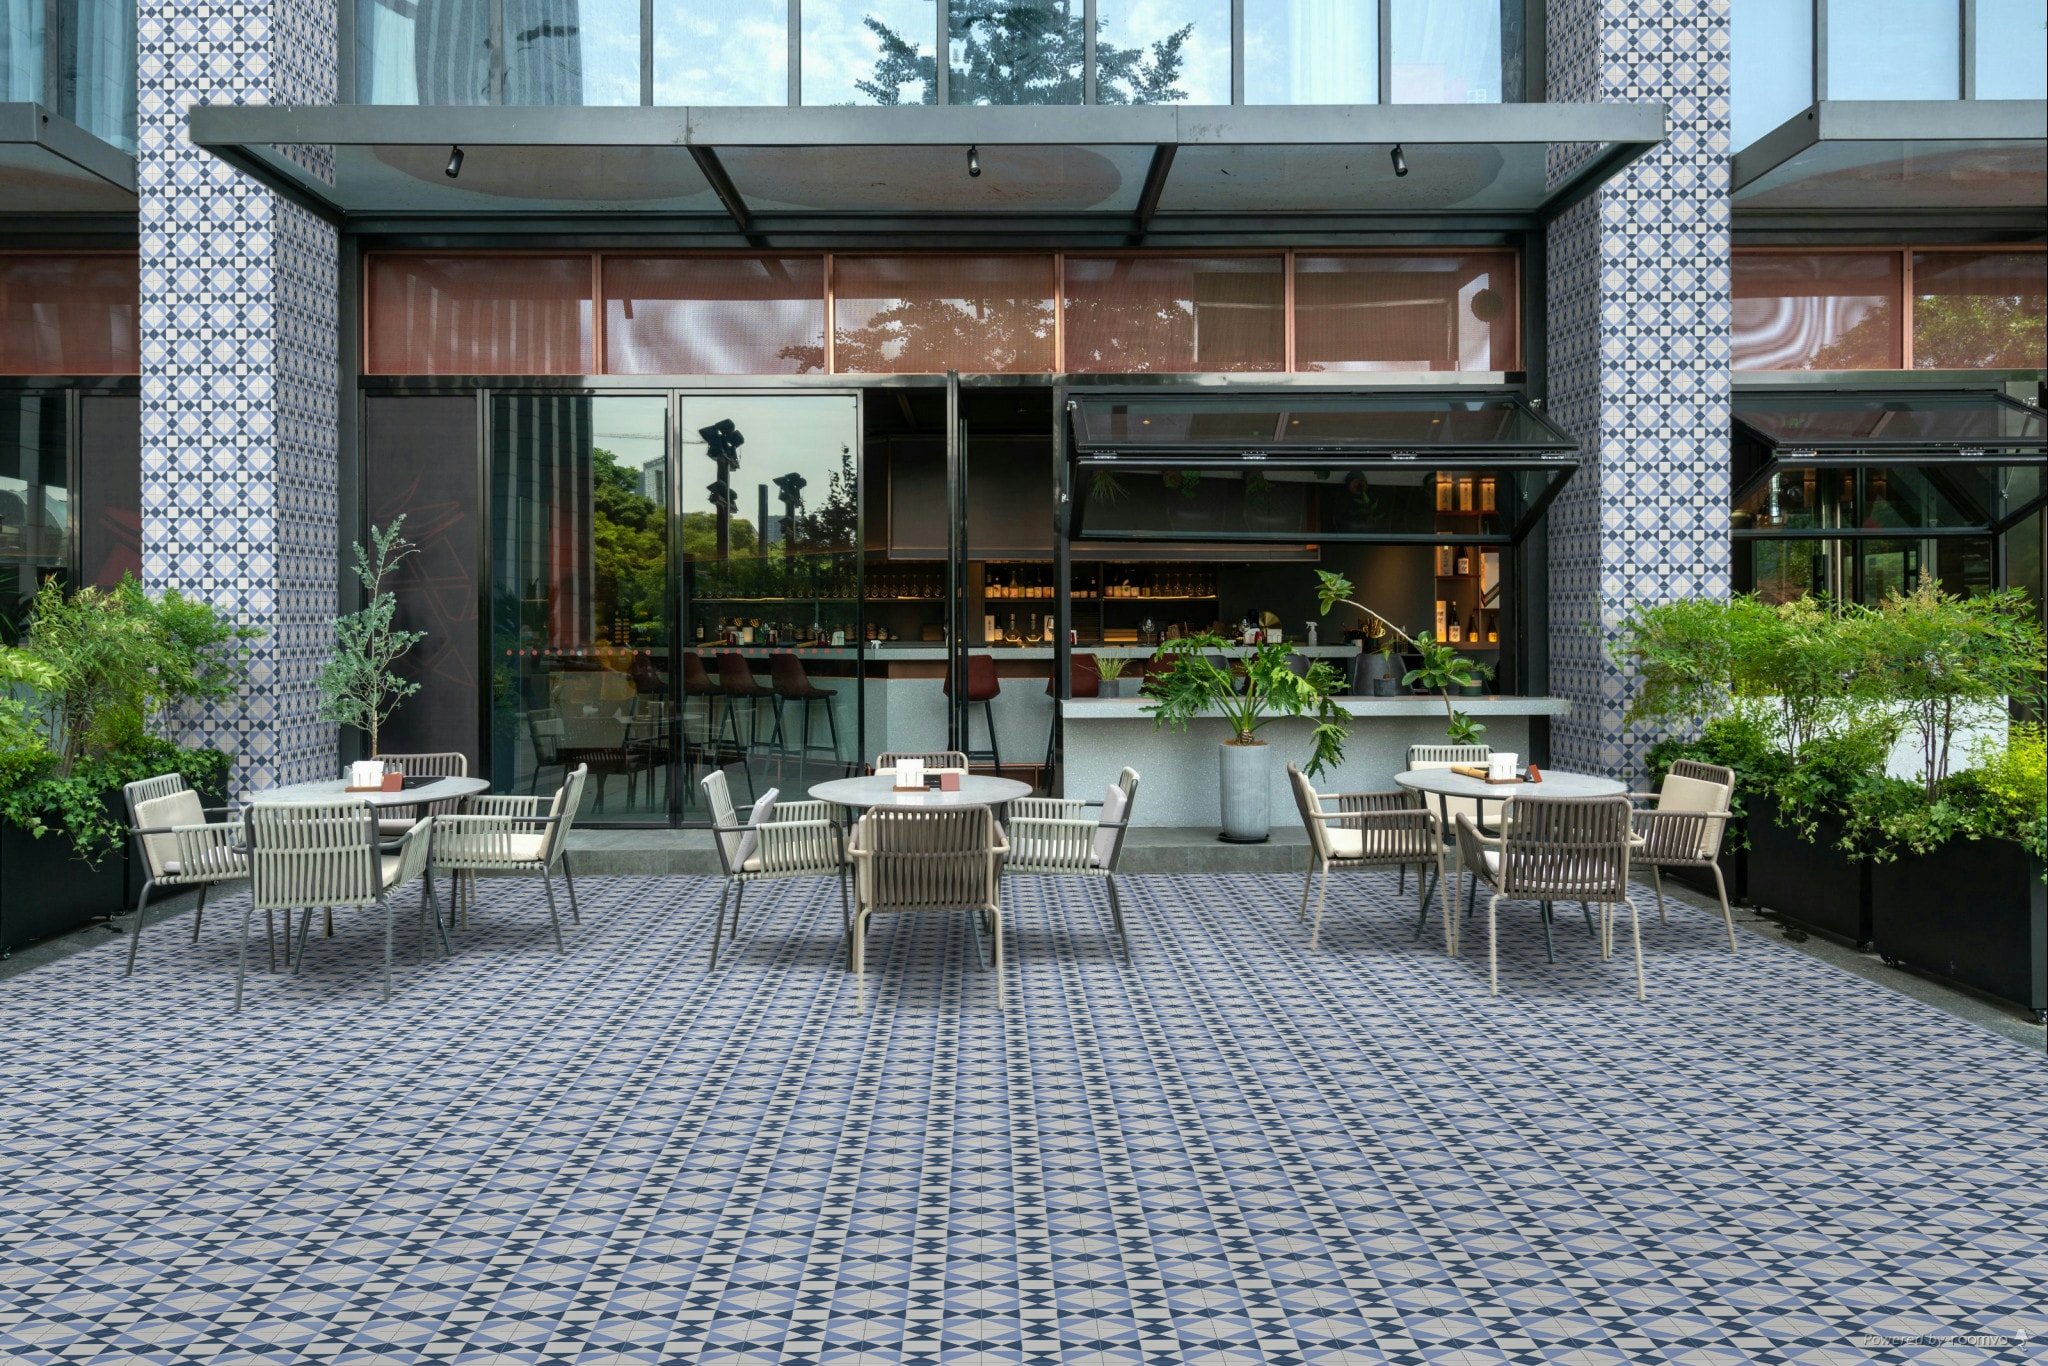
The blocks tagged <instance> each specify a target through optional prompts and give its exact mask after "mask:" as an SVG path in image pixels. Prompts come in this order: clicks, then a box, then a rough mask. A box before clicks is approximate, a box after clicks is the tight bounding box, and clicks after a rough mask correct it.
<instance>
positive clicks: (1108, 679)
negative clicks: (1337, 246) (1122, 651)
mask: <svg viewBox="0 0 2048 1366" xmlns="http://www.w3.org/2000/svg"><path fill="white" fill-rule="evenodd" d="M1130 663H1131V661H1130V660H1129V659H1128V658H1126V657H1125V656H1123V655H1097V656H1095V695H1096V696H1097V697H1134V696H1136V695H1137V687H1136V685H1137V683H1138V681H1139V680H1137V679H1135V678H1125V677H1124V670H1125V669H1127V668H1129V667H1130Z"/></svg>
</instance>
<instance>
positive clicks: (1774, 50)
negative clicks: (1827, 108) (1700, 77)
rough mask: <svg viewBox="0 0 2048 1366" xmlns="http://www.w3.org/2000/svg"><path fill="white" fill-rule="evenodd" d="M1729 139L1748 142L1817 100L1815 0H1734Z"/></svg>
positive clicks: (1733, 142)
mask: <svg viewBox="0 0 2048 1366" xmlns="http://www.w3.org/2000/svg"><path fill="white" fill-rule="evenodd" d="M1728 26H1729V34H1728V48H1729V73H1728V79H1729V97H1728V104H1729V115H1728V117H1729V124H1730V129H1729V138H1730V145H1731V146H1733V147H1747V146H1749V144H1750V143H1752V142H1755V141H1756V140H1757V139H1758V138H1760V137H1762V136H1763V135H1764V134H1765V133H1768V132H1770V131H1771V130H1772V129H1773V128H1776V127H1777V126H1778V125H1779V124H1781V123H1783V122H1785V121H1786V120H1787V119H1790V118H1794V117H1796V116H1798V115H1799V114H1802V113H1804V112H1805V111H1806V110H1807V109H1808V108H1809V107H1811V106H1812V104H1813V3H1812V0H1804V3H1801V0H1733V4H1732V5H1731V7H1730V10H1729V16H1728Z"/></svg>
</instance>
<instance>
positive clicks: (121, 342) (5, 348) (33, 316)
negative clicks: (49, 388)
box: [0, 253, 142, 375]
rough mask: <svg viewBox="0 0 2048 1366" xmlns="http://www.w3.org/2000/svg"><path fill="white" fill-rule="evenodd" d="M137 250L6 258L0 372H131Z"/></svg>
mask: <svg viewBox="0 0 2048 1366" xmlns="http://www.w3.org/2000/svg"><path fill="white" fill-rule="evenodd" d="M140 294H141V288H140V285H139V283H138V278H137V266H136V258H135V257H134V256H133V255H132V254H122V253H108V254H94V255H60V254H57V253H38V254H35V255H26V254H24V255H19V256H15V255H6V256H0V375H133V374H137V373H139V372H140V370H141V368H142V366H141V353H140V350H139V348H138V346H137V344H136V335H135V322H136V312H137V309H138V307H139V303H138V301H139V298H140Z"/></svg>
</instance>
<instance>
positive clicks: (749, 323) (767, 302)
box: [604, 256, 825, 375]
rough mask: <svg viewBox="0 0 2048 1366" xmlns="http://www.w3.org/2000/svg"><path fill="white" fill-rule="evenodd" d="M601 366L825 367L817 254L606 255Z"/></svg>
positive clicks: (769, 371) (716, 371)
mask: <svg viewBox="0 0 2048 1366" xmlns="http://www.w3.org/2000/svg"><path fill="white" fill-rule="evenodd" d="M604 350H605V371H606V373H608V374H614V375H794V374H805V373H809V372H812V371H822V370H823V369H824V368H825V263H824V259H823V258H822V257H817V256H691V257H680V256H666V257H664V256H607V257H605V258H604Z"/></svg>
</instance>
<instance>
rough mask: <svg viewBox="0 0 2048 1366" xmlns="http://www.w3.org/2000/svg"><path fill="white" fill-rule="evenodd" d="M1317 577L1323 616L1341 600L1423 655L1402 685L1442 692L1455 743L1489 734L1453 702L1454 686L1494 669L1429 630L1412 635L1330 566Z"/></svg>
mask: <svg viewBox="0 0 2048 1366" xmlns="http://www.w3.org/2000/svg"><path fill="white" fill-rule="evenodd" d="M1316 577H1317V578H1318V579H1320V580H1321V581H1322V582H1321V583H1320V584H1319V585H1318V587H1317V589H1316V600H1317V602H1318V603H1319V604H1320V606H1321V608H1322V612H1323V615H1324V616H1328V615H1329V614H1330V609H1331V608H1332V607H1335V606H1336V605H1337V604H1338V603H1340V602H1341V603H1343V604H1344V605H1345V606H1346V607H1350V608H1355V609H1356V610H1358V611H1360V612H1363V613H1365V615H1367V616H1368V617H1371V618H1372V619H1373V620H1374V621H1376V622H1378V623H1379V624H1380V625H1381V626H1383V627H1385V628H1386V629H1387V630H1388V631H1389V632H1391V633H1392V634H1394V635H1395V636H1397V637H1399V638H1400V639H1402V640H1404V641H1406V642H1408V645H1409V646H1410V648H1412V649H1413V650H1414V651H1415V653H1417V654H1419V655H1421V656H1422V665H1421V667H1420V668H1414V669H1410V670H1409V671H1408V672H1407V673H1405V674H1403V675H1402V676H1401V686H1402V687H1404V688H1410V687H1414V686H1415V685H1416V684H1418V683H1419V684H1421V685H1422V686H1423V687H1425V688H1428V689H1429V690H1430V691H1431V692H1434V693H1439V694H1441V695H1442V697H1443V699H1444V734H1445V735H1447V736H1448V737H1450V741H1451V743H1452V744H1454V745H1476V744H1478V743H1479V737H1480V736H1481V735H1484V734H1485V733H1486V727H1485V726H1483V725H1481V724H1480V723H1479V722H1477V721H1474V720H1473V719H1472V718H1471V717H1470V716H1467V715H1466V714H1465V713H1464V712H1462V711H1459V710H1458V709H1457V708H1456V707H1455V706H1453V705H1451V690H1452V689H1453V688H1469V687H1473V686H1475V685H1477V684H1478V683H1479V682H1480V680H1482V679H1484V678H1487V677H1489V676H1490V675H1491V674H1492V672H1493V671H1492V670H1491V669H1489V668H1487V667H1486V666H1485V665H1484V664H1481V663H1479V662H1478V661H1477V660H1475V659H1473V658H1472V657H1471V656H1470V655H1467V654H1464V653H1462V652H1461V651H1460V650H1459V649H1458V647H1457V646H1455V645H1449V644H1446V643H1444V642H1443V641H1440V640H1438V639H1437V638H1436V637H1435V636H1434V635H1432V634H1431V633H1430V632H1428V631H1424V632H1423V633H1422V634H1421V635H1419V636H1411V635H1409V634H1408V633H1407V632H1406V631H1404V630H1402V629H1401V628H1400V627H1398V626H1396V625H1395V624H1394V623H1393V622H1391V621H1389V620H1388V619H1387V618H1386V617H1383V616H1381V615H1380V614H1379V613H1378V612H1375V611H1373V610H1372V608H1370V607H1367V606H1366V605H1365V604H1364V603H1362V602H1359V601H1358V600H1357V599H1355V598H1353V597H1352V596H1351V593H1352V588H1351V580H1349V579H1347V578H1345V577H1344V576H1343V575H1342V574H1333V573H1331V572H1330V571H1329V570H1327V569H1318V570H1317V571H1316Z"/></svg>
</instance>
